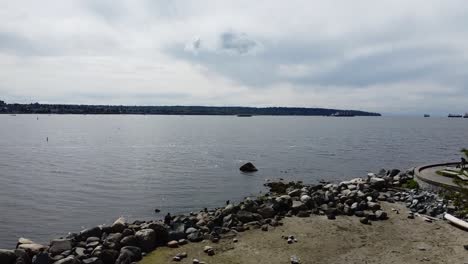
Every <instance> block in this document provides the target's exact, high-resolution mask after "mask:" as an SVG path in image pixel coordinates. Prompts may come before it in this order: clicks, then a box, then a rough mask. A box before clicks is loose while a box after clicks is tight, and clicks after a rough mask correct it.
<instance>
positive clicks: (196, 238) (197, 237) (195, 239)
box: [187, 230, 203, 242]
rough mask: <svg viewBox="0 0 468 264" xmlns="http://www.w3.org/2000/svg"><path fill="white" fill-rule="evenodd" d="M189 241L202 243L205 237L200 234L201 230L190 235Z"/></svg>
mask: <svg viewBox="0 0 468 264" xmlns="http://www.w3.org/2000/svg"><path fill="white" fill-rule="evenodd" d="M187 239H188V240H189V241H190V242H200V241H202V240H203V235H202V234H201V233H200V231H199V230H197V231H195V232H192V233H190V234H189V235H188V236H187Z"/></svg>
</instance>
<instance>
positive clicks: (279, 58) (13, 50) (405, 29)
mask: <svg viewBox="0 0 468 264" xmlns="http://www.w3.org/2000/svg"><path fill="white" fill-rule="evenodd" d="M0 100H4V101H6V102H8V103H13V102H19V103H30V102H40V103H76V104H123V105H209V106H256V107H264V106H299V107H325V108H340V109H359V110H367V111H375V112H380V113H388V114H396V115H398V114H415V115H419V114H423V113H430V114H435V115H437V114H440V115H446V114H448V113H464V112H468V2H467V1H466V0H460V1H458V0H424V1H420V0H380V1H375V0H353V1H349V0H342V1H338V0H328V1H313V0H309V1H296V0H288V1H272V0H269V1H263V0H258V1H252V0H249V1H244V0H236V1H221V0H207V1H203V0H198V1H191V0H186V1H178V0H160V1H158V0H99V1H97V0H66V1H63V0H56V1H50V0H41V1H36V0H29V1H27V0H15V1H10V0H0Z"/></svg>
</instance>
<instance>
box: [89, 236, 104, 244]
mask: <svg viewBox="0 0 468 264" xmlns="http://www.w3.org/2000/svg"><path fill="white" fill-rule="evenodd" d="M96 241H97V242H100V241H101V239H100V238H99V237H88V238H87V239H86V244H88V243H92V242H96Z"/></svg>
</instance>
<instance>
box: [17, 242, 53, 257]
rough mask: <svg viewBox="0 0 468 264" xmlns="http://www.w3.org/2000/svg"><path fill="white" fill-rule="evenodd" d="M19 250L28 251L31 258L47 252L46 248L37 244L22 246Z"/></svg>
mask: <svg viewBox="0 0 468 264" xmlns="http://www.w3.org/2000/svg"><path fill="white" fill-rule="evenodd" d="M18 248H19V249H23V250H24V251H26V252H27V253H28V255H29V256H30V257H32V256H34V255H36V254H38V253H39V252H41V251H42V250H47V247H46V246H44V245H41V244H36V243H32V244H21V245H19V246H18Z"/></svg>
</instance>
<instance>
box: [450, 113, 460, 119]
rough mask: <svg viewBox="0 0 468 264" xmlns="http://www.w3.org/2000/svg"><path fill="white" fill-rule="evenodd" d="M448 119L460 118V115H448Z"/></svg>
mask: <svg viewBox="0 0 468 264" xmlns="http://www.w3.org/2000/svg"><path fill="white" fill-rule="evenodd" d="M448 117H450V118H460V117H462V115H459V114H449V115H448Z"/></svg>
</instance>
